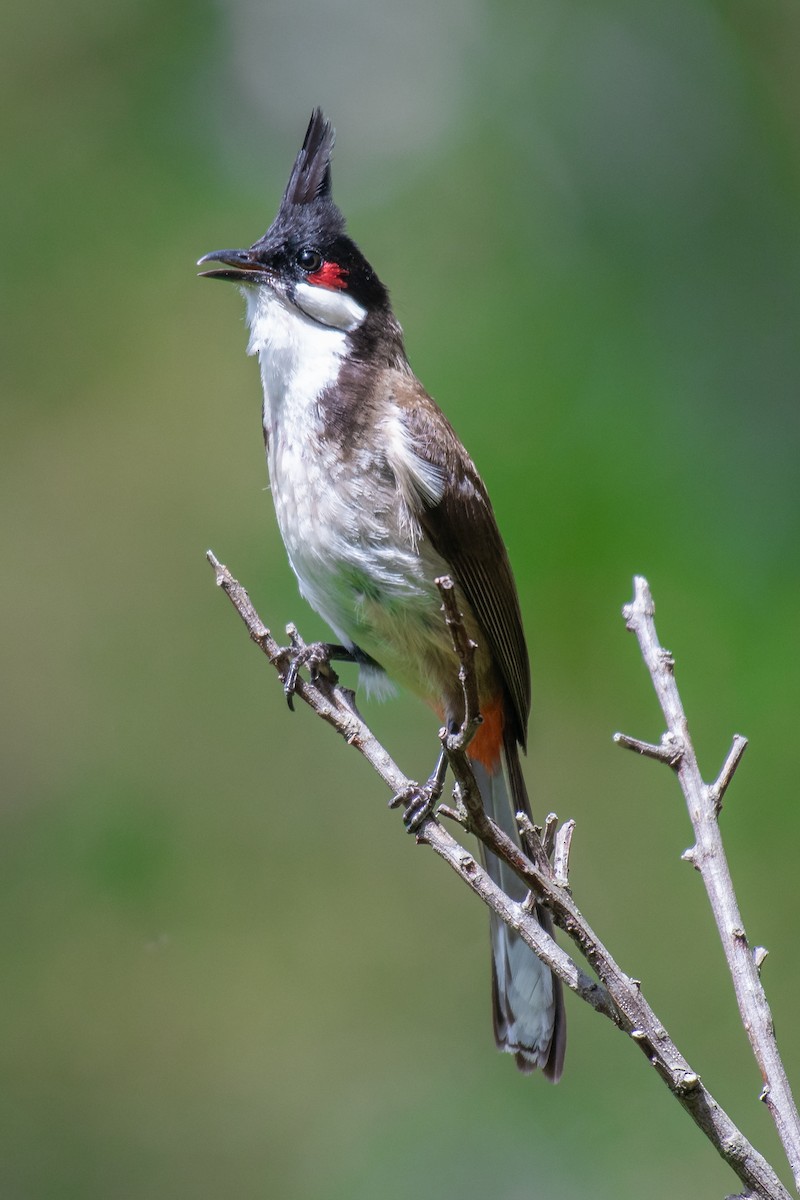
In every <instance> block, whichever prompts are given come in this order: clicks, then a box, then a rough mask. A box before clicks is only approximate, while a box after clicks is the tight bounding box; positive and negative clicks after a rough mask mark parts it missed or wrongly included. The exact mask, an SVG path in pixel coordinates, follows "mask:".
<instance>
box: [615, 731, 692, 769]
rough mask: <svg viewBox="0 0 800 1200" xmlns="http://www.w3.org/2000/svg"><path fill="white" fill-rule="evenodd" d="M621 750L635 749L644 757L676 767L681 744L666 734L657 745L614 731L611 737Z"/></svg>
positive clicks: (680, 755) (679, 756) (681, 749)
mask: <svg viewBox="0 0 800 1200" xmlns="http://www.w3.org/2000/svg"><path fill="white" fill-rule="evenodd" d="M612 740H613V741H614V742H615V743H616V745H617V746H622V748H623V750H635V751H636V753H637V754H641V755H643V756H644V757H645V758H655V759H656V760H657V761H658V762H663V763H666V764H667V766H668V767H677V765H678V763H679V762H680V761H681V758H682V756H683V745H682V744H681V743H680V742H679V741H678V742H673V741H672V740H671V739H670V737H669V735H668V734H665V736H664V737H663V738H662V739H661V742H660V744H659V745H658V746H656V745H654V744H653V743H652V742H643V741H641V740H640V739H639V738H635V737H629V736H628V734H627V733H615V734H614V737H613V739H612Z"/></svg>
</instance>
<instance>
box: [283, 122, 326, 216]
mask: <svg viewBox="0 0 800 1200" xmlns="http://www.w3.org/2000/svg"><path fill="white" fill-rule="evenodd" d="M335 139H336V133H335V131H334V128H333V126H332V125H331V123H330V121H326V120H325V117H324V116H323V113H322V109H321V108H315V109H314V111H313V113H312V114H311V120H310V121H309V123H308V129H307V130H306V136H305V140H304V141H303V146H302V149H301V151H300V153H299V154H298V156H297V158H296V159H295V160H294V166H293V167H292V173H291V175H290V176H289V182H288V183H287V185H286V191H285V192H284V194H283V201H282V202H281V208H283V206H284V205H285V204H287V205H288V204H313V202H314V201H315V200H319V199H321V198H322V197H325V196H330V194H331V151H332V150H333V143H334V141H335Z"/></svg>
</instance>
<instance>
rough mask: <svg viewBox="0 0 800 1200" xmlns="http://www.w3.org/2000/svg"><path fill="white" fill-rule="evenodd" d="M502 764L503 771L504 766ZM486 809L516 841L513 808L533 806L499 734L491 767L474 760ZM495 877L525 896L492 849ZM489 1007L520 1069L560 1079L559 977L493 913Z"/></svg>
mask: <svg viewBox="0 0 800 1200" xmlns="http://www.w3.org/2000/svg"><path fill="white" fill-rule="evenodd" d="M504 764H505V771H504V769H503V767H504ZM472 767H473V770H474V772H475V778H476V780H477V783H478V787H479V788H480V792H481V798H482V800H483V805H484V808H485V809H486V812H487V814H488V815H489V816H490V817H491V818H492V820H493V821H494V822H495V824H496V825H499V826H500V828H501V829H502V830H503V831H504V833H507V834H508V836H509V837H511V838H513V839H514V841H516V842H517V844H519V831H518V829H517V822H516V819H515V814H516V813H517V812H520V811H522V812H525V813H527V814H528V815H529V816H530V813H531V809H530V803H529V801H528V794H527V791H526V788H525V781H524V779H523V777H522V771H521V768H520V761H519V751H518V748H517V744H516V741H515V740H514V739H513V737H510V736H508V735H507V736H505V737H504V738H503V753H502V756H501V757H500V758H498V760H497V761H496V764H495V765H494V767H493V768H488V767H486V766H485V765H484V764H483V763H482V762H481V761H480V760H479V759H477V758H474V759H473V760H472ZM483 859H484V866H485V867H486V870H487V871H488V872H489V875H490V876H491V878H492V879H493V880H494V882H495V883H496V884H497V885H498V886H499V887H501V888H502V889H503V891H504V892H506V893H507V894H508V895H510V896H511V897H512V898H513V899H514V900H523V899H524V898H525V895H526V889H525V885H524V884H523V883H522V881H521V880H520V879H518V878H517V876H516V875H515V874H514V872H513V871H512V870H511V868H510V867H509V866H508V865H507V864H506V863H504V862H501V861H500V859H498V858H497V857H496V856H495V855H494V854H490V853H489V852H485V853H484V854H483ZM536 915H537V918H538V920H539V923H540V925H541V926H542V928H543V929H545V930H546V931H547V932H548V933H552V932H553V924H552V921H551V919H550V914H549V913H548V912H547V911H546V910H545V909H541V908H538V909H537V912H536ZM491 938H492V1007H493V1012H494V1036H495V1041H496V1042H497V1045H498V1047H499V1049H501V1050H505V1051H507V1052H508V1053H509V1054H513V1055H514V1058H515V1061H516V1064H517V1066H518V1067H519V1069H520V1071H524V1072H526V1073H528V1072H531V1071H533V1070H535V1069H536V1068H537V1067H541V1068H542V1070H543V1072H544V1075H545V1078H546V1079H549V1080H550V1081H551V1082H552V1083H558V1081H559V1079H560V1078H561V1072H562V1070H563V1067H564V1050H565V1048H566V1041H567V1029H566V1020H565V1014H564V997H563V994H562V990H561V981H560V980H559V979H556V978H555V976H554V975H552V974H551V972H550V970H549V968H548V967H546V966H545V965H544V963H542V962H540V960H539V959H538V958H537V957H536V955H535V954H534V953H533V951H532V950H530V949H529V948H528V946H526V945H525V943H524V942H523V941H522V940H521V939H520V938H519V937H518V935H517V934H516V933H514V931H513V930H512V929H509V927H508V926H507V925H505V924H504V923H503V922H502V921H500V920H499V918H498V917H496V916H495V915H494V913H492V914H491Z"/></svg>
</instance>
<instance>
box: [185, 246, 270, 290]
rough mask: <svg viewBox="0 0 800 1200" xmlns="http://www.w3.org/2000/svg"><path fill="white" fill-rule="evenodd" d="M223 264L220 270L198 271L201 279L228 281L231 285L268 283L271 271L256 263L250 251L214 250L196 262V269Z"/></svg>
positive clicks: (261, 263)
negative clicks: (214, 263) (206, 264)
mask: <svg viewBox="0 0 800 1200" xmlns="http://www.w3.org/2000/svg"><path fill="white" fill-rule="evenodd" d="M207 262H218V263H223V264H224V267H223V269H222V270H219V269H217V270H214V271H200V272H199V275H200V276H201V278H203V279H228V280H230V281H231V282H233V283H269V281H270V280H271V279H272V271H271V270H270V268H269V267H268V266H267V265H266V263H263V262H258V261H257V259H255V258H254V257H253V252H252V250H214V251H212V253H211V254H204V255H203V257H202V258H200V259H198V260H197V265H198V267H202V265H203V263H207Z"/></svg>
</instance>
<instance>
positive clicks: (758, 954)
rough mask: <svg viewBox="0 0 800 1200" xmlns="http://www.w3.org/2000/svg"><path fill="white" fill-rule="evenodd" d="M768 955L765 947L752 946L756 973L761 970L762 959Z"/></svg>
mask: <svg viewBox="0 0 800 1200" xmlns="http://www.w3.org/2000/svg"><path fill="white" fill-rule="evenodd" d="M768 954H769V950H768V949H767V948H766V946H754V947H753V962H754V963H755V964H756V970H757V971H760V970H761V967H762V966H763V964H764V959H765V958H766V957H767V955H768Z"/></svg>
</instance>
